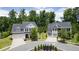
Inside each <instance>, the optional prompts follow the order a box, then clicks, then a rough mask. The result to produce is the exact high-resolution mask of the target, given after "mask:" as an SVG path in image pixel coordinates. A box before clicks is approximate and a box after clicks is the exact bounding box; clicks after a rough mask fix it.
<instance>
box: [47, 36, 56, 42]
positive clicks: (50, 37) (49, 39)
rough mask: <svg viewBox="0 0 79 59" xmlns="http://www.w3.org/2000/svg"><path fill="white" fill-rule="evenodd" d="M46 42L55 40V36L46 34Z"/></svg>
mask: <svg viewBox="0 0 79 59" xmlns="http://www.w3.org/2000/svg"><path fill="white" fill-rule="evenodd" d="M46 42H57V38H56V37H53V36H48V38H47V39H46Z"/></svg>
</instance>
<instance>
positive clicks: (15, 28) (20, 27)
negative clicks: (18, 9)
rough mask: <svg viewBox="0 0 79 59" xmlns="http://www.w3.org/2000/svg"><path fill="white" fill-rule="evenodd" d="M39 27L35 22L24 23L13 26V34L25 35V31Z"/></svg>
mask: <svg viewBox="0 0 79 59" xmlns="http://www.w3.org/2000/svg"><path fill="white" fill-rule="evenodd" d="M34 27H37V25H36V23H35V22H23V23H22V24H13V26H12V33H24V29H27V28H34Z"/></svg>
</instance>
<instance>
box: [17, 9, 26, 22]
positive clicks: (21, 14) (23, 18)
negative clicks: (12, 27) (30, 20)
mask: <svg viewBox="0 0 79 59" xmlns="http://www.w3.org/2000/svg"><path fill="white" fill-rule="evenodd" d="M26 18H27V16H26V13H25V9H21V11H20V13H19V19H18V22H20V23H22V21H27V19H26Z"/></svg>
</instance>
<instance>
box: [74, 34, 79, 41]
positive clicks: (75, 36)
mask: <svg viewBox="0 0 79 59" xmlns="http://www.w3.org/2000/svg"><path fill="white" fill-rule="evenodd" d="M74 40H75V42H79V33H76V34H75V35H74Z"/></svg>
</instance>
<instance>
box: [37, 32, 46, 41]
mask: <svg viewBox="0 0 79 59" xmlns="http://www.w3.org/2000/svg"><path fill="white" fill-rule="evenodd" d="M38 38H39V39H40V40H46V38H47V33H39V34H38Z"/></svg>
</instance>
